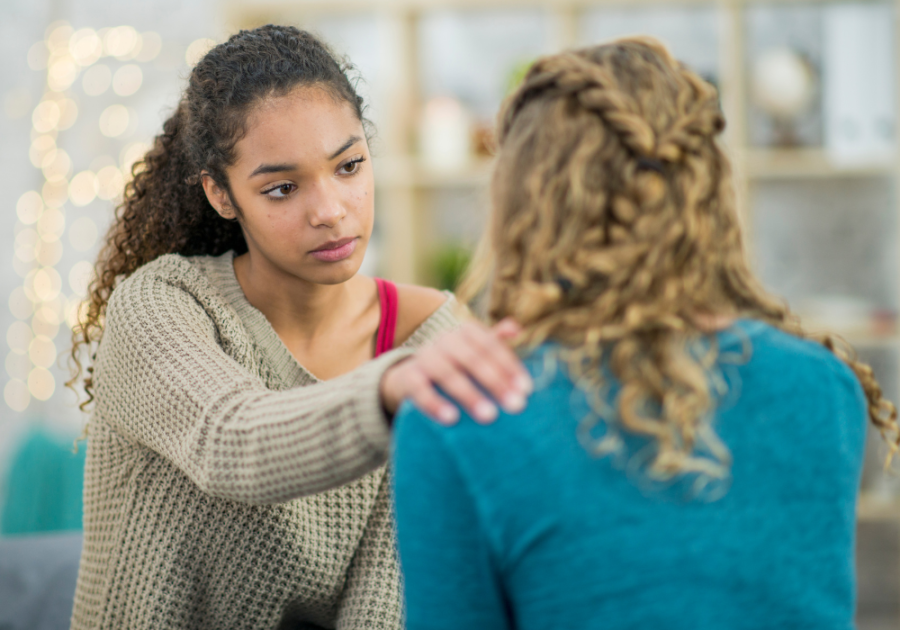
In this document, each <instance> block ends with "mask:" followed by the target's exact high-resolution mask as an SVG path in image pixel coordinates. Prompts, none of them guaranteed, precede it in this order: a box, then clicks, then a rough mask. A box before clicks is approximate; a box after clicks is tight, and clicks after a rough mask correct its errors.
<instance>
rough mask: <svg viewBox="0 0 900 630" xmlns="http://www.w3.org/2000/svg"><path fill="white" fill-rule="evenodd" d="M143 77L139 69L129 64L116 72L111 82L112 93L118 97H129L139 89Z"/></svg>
mask: <svg viewBox="0 0 900 630" xmlns="http://www.w3.org/2000/svg"><path fill="white" fill-rule="evenodd" d="M143 80H144V75H143V73H142V72H141V69H140V68H139V67H138V66H137V65H135V64H133V63H129V64H127V65H124V66H122V67H121V68H119V69H118V70H116V74H115V76H114V77H113V80H112V86H113V92H115V93H116V94H118V95H119V96H131V95H132V94H134V93H135V92H137V91H138V90H139V89H141V82H142V81H143Z"/></svg>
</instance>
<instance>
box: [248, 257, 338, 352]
mask: <svg viewBox="0 0 900 630" xmlns="http://www.w3.org/2000/svg"><path fill="white" fill-rule="evenodd" d="M234 274H235V276H236V277H237V281H238V283H239V284H240V285H241V289H242V290H243V291H244V295H245V296H246V298H247V301H248V302H250V304H252V305H253V307H254V308H256V309H257V310H259V311H260V312H261V313H262V314H263V315H265V316H266V319H268V320H269V323H270V324H271V325H272V328H274V329H275V330H276V331H279V332H282V331H284V332H288V331H289V333H290V334H291V336H296V335H299V336H301V337H304V338H306V339H312V338H313V337H315V336H317V335H318V334H320V333H321V332H323V331H324V330H326V329H328V328H329V327H330V326H332V325H334V323H335V320H336V319H337V318H336V317H335V313H341V312H343V311H344V310H345V307H346V306H348V305H349V304H350V302H351V299H350V298H351V289H350V286H349V285H350V284H351V283H352V282H353V281H354V279H355V277H354V278H351V279H350V280H348V281H347V282H342V283H340V284H317V283H315V282H309V281H307V280H303V279H301V278H298V277H296V276H294V275H291V274H289V273H286V272H285V271H284V270H282V269H279V268H278V267H276V266H275V265H273V264H272V263H271V262H270V261H268V260H266V259H265V258H264V257H263V256H260V255H257V256H252V255H251V254H250V253H247V254H242V255H241V256H238V257H236V258H235V259H234Z"/></svg>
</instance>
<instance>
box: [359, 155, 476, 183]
mask: <svg viewBox="0 0 900 630" xmlns="http://www.w3.org/2000/svg"><path fill="white" fill-rule="evenodd" d="M492 164H493V161H492V160H491V159H489V158H473V160H472V162H471V163H470V164H468V165H466V166H464V167H461V168H454V169H447V170H435V169H432V168H428V167H427V166H425V165H424V164H422V162H421V161H420V160H418V159H417V158H414V157H404V158H376V159H375V160H374V165H373V166H374V169H375V185H376V186H377V187H379V188H382V189H392V188H394V189H395V188H420V189H423V188H424V189H428V188H477V187H487V185H488V184H489V183H490V178H491V166H492Z"/></svg>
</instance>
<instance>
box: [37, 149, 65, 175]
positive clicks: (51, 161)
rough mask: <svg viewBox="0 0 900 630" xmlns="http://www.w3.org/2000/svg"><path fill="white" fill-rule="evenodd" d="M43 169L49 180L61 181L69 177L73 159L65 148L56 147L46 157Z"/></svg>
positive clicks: (42, 163) (42, 165)
mask: <svg viewBox="0 0 900 630" xmlns="http://www.w3.org/2000/svg"><path fill="white" fill-rule="evenodd" d="M41 170H42V171H43V172H44V177H45V178H47V181H48V182H59V181H62V180H64V179H67V178H68V176H69V173H70V172H71V170H72V160H71V158H70V157H69V154H68V153H66V151H65V150H64V149H55V150H54V151H51V152H50V153H48V154H47V155H46V156H45V157H44V160H43V162H41Z"/></svg>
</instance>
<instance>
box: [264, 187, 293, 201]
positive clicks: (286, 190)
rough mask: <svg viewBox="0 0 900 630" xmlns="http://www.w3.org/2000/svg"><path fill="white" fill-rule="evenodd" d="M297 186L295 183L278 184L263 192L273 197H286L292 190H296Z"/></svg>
mask: <svg viewBox="0 0 900 630" xmlns="http://www.w3.org/2000/svg"><path fill="white" fill-rule="evenodd" d="M295 188H296V186H294V185H293V184H278V185H277V186H275V187H274V188H269V189H268V190H266V191H263V194H264V195H266V196H267V197H271V198H272V199H284V198H285V197H287V196H288V195H290V194H291V193H292V192H294V189H295ZM275 193H278V194H275Z"/></svg>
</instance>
